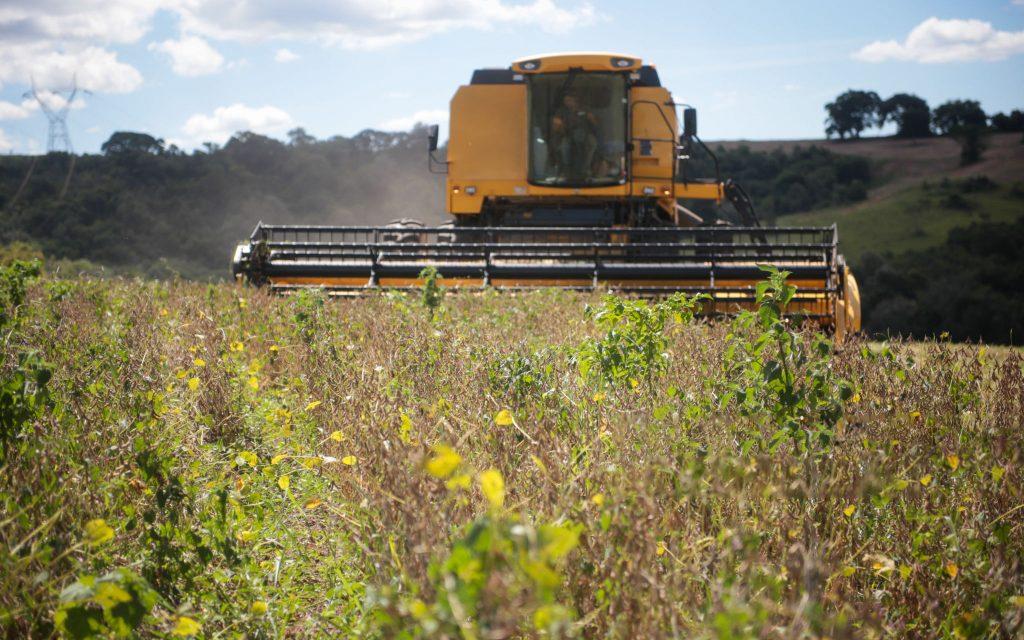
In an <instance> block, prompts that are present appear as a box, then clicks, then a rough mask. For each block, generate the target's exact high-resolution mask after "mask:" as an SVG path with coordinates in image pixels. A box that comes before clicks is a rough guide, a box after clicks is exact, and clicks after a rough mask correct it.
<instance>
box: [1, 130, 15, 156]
mask: <svg viewBox="0 0 1024 640" xmlns="http://www.w3.org/2000/svg"><path fill="white" fill-rule="evenodd" d="M12 149H14V140H11V139H10V138H9V137H7V133H6V132H5V131H4V130H3V129H0V151H3V152H4V153H6V152H8V151H10V150H12Z"/></svg>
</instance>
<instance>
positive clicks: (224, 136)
mask: <svg viewBox="0 0 1024 640" xmlns="http://www.w3.org/2000/svg"><path fill="white" fill-rule="evenodd" d="M293 124H294V122H293V121H292V117H291V116H290V115H288V114H287V113H286V112H284V111H283V110H281V109H278V108H277V107H272V106H269V105H267V106H263V107H249V106H246V105H244V104H241V103H237V104H233V105H230V106H227V107H217V108H216V109H214V110H213V113H212V114H209V115H208V114H203V113H197V114H195V115H193V116H191V117H190V118H189V119H188V120H187V121H185V125H184V126H182V128H181V130H182V132H183V133H184V134H185V136H186V137H187V139H186V140H176V141H174V142H175V143H176V144H178V146H182V147H186V146H193V147H194V146H197V145H199V144H201V143H203V142H216V143H217V144H224V143H225V142H227V140H228V138H230V137H231V136H232V135H234V134H235V133H237V132H239V131H252V132H253V133H260V134H263V135H280V134H283V133H284V132H286V131H287V130H288V129H289V128H291V127H292V125H293Z"/></svg>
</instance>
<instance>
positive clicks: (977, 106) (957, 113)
mask: <svg viewBox="0 0 1024 640" xmlns="http://www.w3.org/2000/svg"><path fill="white" fill-rule="evenodd" d="M932 124H934V125H935V130H936V131H938V132H939V133H941V134H942V135H949V134H951V133H955V132H956V131H957V130H959V129H964V128H966V127H985V126H986V125H987V124H988V117H987V116H986V115H985V111H984V110H982V108H981V103H979V102H978V101H977V100H950V101H949V102H945V103H943V104H941V105H939V106H938V107H936V108H935V111H934V112H932Z"/></svg>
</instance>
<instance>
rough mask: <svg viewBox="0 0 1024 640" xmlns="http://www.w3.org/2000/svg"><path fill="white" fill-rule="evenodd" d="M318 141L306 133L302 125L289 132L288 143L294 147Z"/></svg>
mask: <svg viewBox="0 0 1024 640" xmlns="http://www.w3.org/2000/svg"><path fill="white" fill-rule="evenodd" d="M315 143H316V138H314V137H313V136H311V135H309V134H308V133H306V130H305V129H303V128H302V127H296V128H294V129H292V130H291V131H289V132H288V144H290V145H291V146H293V147H304V146H306V145H311V144H315Z"/></svg>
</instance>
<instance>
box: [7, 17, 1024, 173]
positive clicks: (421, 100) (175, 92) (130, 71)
mask: <svg viewBox="0 0 1024 640" xmlns="http://www.w3.org/2000/svg"><path fill="white" fill-rule="evenodd" d="M558 51H614V52H620V53H625V54H629V55H634V56H639V57H641V58H642V59H643V60H644V61H645V62H646V63H650V64H654V65H656V66H657V67H658V70H659V73H660V75H661V80H662V83H663V84H664V85H665V86H667V87H668V88H669V89H670V90H671V91H672V92H673V96H674V98H675V100H676V101H677V102H685V103H688V104H692V105H693V106H695V107H697V109H698V112H699V114H700V131H701V135H702V137H704V138H705V139H708V140H733V139H751V140H756V139H780V138H782V139H793V138H820V137H822V132H823V120H824V117H825V112H824V109H823V105H824V104H825V103H826V102H828V101H829V100H831V99H832V98H834V97H835V96H836V95H838V94H839V93H841V92H842V91H844V90H846V89H849V88H855V89H869V90H873V91H876V92H878V93H879V94H880V95H881V96H882V97H883V98H885V97H887V96H889V95H892V94H893V93H899V92H907V93H913V94H917V95H919V96H921V97H923V98H925V99H926V100H927V101H928V102H929V103H930V104H931V105H932V106H936V105H938V104H940V103H942V102H944V101H946V100H949V99H956V98H970V99H976V100H979V101H980V102H981V104H982V107H983V108H984V109H985V110H986V111H987V112H988V113H994V112H997V111H1004V112H1007V111H1009V110H1012V109H1014V108H1022V109H1024V0H973V1H964V0H961V1H957V2H954V1H950V0H930V1H924V0H899V1H896V2H894V1H893V0H885V1H878V0H864V1H862V2H857V3H852V2H834V1H833V0H782V1H780V2H770V3H769V2H750V1H749V0H742V1H740V0H735V1H734V0H716V1H714V2H710V1H706V0H705V1H703V2H693V1H691V0H653V1H650V2H640V1H630V2H622V1H619V2H611V1H607V0H290V1H287V2H285V1H282V0H0V153H41V152H45V151H46V145H47V119H46V116H45V115H44V113H43V112H42V110H41V109H40V108H39V106H38V103H37V101H36V100H35V99H34V98H26V97H25V94H26V92H30V91H31V89H32V86H33V84H34V85H35V90H36V94H37V95H38V96H39V99H40V100H42V102H44V103H45V104H46V105H47V106H48V108H50V109H51V110H60V109H61V108H62V107H68V105H67V102H66V96H67V93H68V89H69V88H70V86H71V84H72V82H75V83H76V84H77V86H78V87H79V88H80V89H81V90H82V91H80V92H79V93H78V95H77V96H76V98H75V100H74V102H73V103H71V104H70V106H69V108H68V114H67V122H68V129H69V133H70V137H71V140H72V142H73V144H74V149H75V151H77V152H86V153H96V152H98V151H99V149H100V146H101V145H102V144H103V142H104V141H105V140H106V139H107V138H108V137H109V136H110V134H111V133H113V132H114V131H124V130H127V131H142V132H146V133H149V134H152V135H154V136H156V137H159V138H163V139H165V140H166V141H167V142H168V143H169V144H170V143H173V144H177V145H178V146H179V147H181V148H183V149H186V150H190V149H195V148H201V146H202V144H203V143H204V142H213V143H216V144H223V143H224V142H226V141H227V140H228V139H229V138H230V136H231V135H232V134H233V133H235V132H236V131H240V130H250V131H255V132H257V133H261V134H265V135H270V136H273V137H277V138H281V139H284V138H285V137H286V134H287V131H289V130H291V129H293V128H295V127H303V128H304V129H305V130H306V131H307V132H308V133H309V134H311V135H314V136H316V137H317V138H327V137H330V136H333V135H345V136H351V135H354V134H356V133H358V132H359V131H361V130H363V129H367V128H376V129H385V130H404V129H408V128H410V127H411V126H412V125H413V124H414V123H415V122H417V121H422V122H426V123H438V124H441V125H442V127H443V126H444V123H445V121H446V120H447V107H448V101H449V99H450V98H451V95H452V94H453V93H454V91H455V89H456V88H457V87H458V85H460V84H465V83H467V82H468V81H469V78H470V75H471V74H472V71H473V69H476V68H482V67H507V66H508V65H509V63H510V62H511V61H512V60H514V59H517V58H521V57H525V56H530V55H533V54H538V53H548V52H558ZM442 132H444V129H442ZM881 133H887V131H885V130H883V131H881ZM443 136H444V133H442V137H443Z"/></svg>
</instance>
